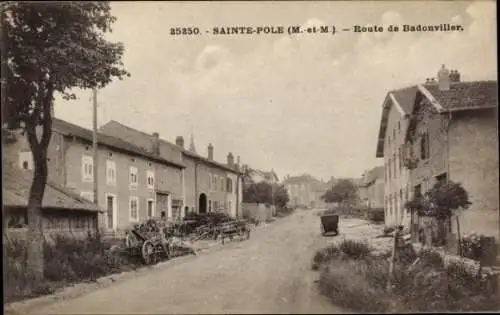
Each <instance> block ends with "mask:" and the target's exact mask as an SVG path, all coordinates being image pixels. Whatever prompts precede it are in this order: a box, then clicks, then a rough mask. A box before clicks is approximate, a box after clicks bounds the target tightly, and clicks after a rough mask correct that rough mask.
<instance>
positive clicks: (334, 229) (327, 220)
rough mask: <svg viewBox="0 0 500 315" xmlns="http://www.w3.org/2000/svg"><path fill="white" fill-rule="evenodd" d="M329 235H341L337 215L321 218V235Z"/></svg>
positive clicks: (326, 215)
mask: <svg viewBox="0 0 500 315" xmlns="http://www.w3.org/2000/svg"><path fill="white" fill-rule="evenodd" d="M328 233H334V234H335V235H339V216H338V215H337V214H323V215H322V216H321V234H323V236H326V235H327V234H328Z"/></svg>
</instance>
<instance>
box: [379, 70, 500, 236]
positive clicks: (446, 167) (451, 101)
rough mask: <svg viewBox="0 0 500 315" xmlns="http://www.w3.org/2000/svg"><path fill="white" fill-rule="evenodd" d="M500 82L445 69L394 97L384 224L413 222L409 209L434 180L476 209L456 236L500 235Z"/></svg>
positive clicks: (386, 110) (389, 111)
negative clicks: (455, 185)
mask: <svg viewBox="0 0 500 315" xmlns="http://www.w3.org/2000/svg"><path fill="white" fill-rule="evenodd" d="M497 89H498V86H497V81H472V82H462V81H461V80H460V73H459V72H458V71H449V70H448V69H446V67H445V66H444V65H443V66H442V67H441V69H439V71H438V73H437V80H436V79H428V80H427V81H426V82H425V83H423V84H416V85H412V86H407V87H403V88H400V89H396V90H392V91H389V92H388V93H387V95H386V97H385V100H384V102H383V104H382V107H383V109H382V117H381V122H380V129H379V134H378V143H377V150H376V157H378V158H383V159H384V183H385V184H384V209H385V217H386V224H387V225H396V224H401V223H402V224H403V225H404V226H406V227H409V226H410V225H411V224H412V222H413V224H416V222H417V218H415V217H413V218H412V217H411V215H410V212H409V211H408V210H407V209H405V207H404V204H405V202H406V201H408V200H410V199H411V198H412V197H413V196H415V195H421V194H424V193H425V192H426V191H427V190H429V189H430V188H431V187H432V186H433V185H434V183H435V182H436V181H448V180H451V181H454V182H459V183H461V184H462V186H463V187H464V188H465V189H466V190H467V192H468V193H469V198H470V201H471V202H472V205H471V207H470V208H469V209H468V210H466V211H459V212H457V213H456V215H457V216H458V218H459V222H460V226H457V224H456V221H457V220H452V228H451V233H453V234H456V233H457V232H458V231H457V230H458V228H459V229H460V230H461V233H468V232H472V231H475V232H479V233H482V234H485V235H489V236H495V237H497V238H498V237H499V230H500V226H499V195H498V191H499V190H498V188H499V187H498V186H499V182H498V125H497V120H498V97H497Z"/></svg>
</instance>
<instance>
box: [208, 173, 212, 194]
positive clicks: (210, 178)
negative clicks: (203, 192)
mask: <svg viewBox="0 0 500 315" xmlns="http://www.w3.org/2000/svg"><path fill="white" fill-rule="evenodd" d="M208 190H210V191H211V190H212V174H210V173H208Z"/></svg>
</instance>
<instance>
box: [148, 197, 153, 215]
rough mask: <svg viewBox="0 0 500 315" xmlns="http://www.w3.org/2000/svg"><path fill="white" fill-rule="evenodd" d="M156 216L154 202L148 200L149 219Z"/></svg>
mask: <svg viewBox="0 0 500 315" xmlns="http://www.w3.org/2000/svg"><path fill="white" fill-rule="evenodd" d="M154 215H155V211H154V200H152V199H149V200H148V217H149V218H151V217H153V216H154Z"/></svg>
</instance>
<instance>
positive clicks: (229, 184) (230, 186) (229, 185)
mask: <svg viewBox="0 0 500 315" xmlns="http://www.w3.org/2000/svg"><path fill="white" fill-rule="evenodd" d="M226 186H227V192H228V193H232V192H233V181H232V180H231V178H228V179H227V181H226Z"/></svg>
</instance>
